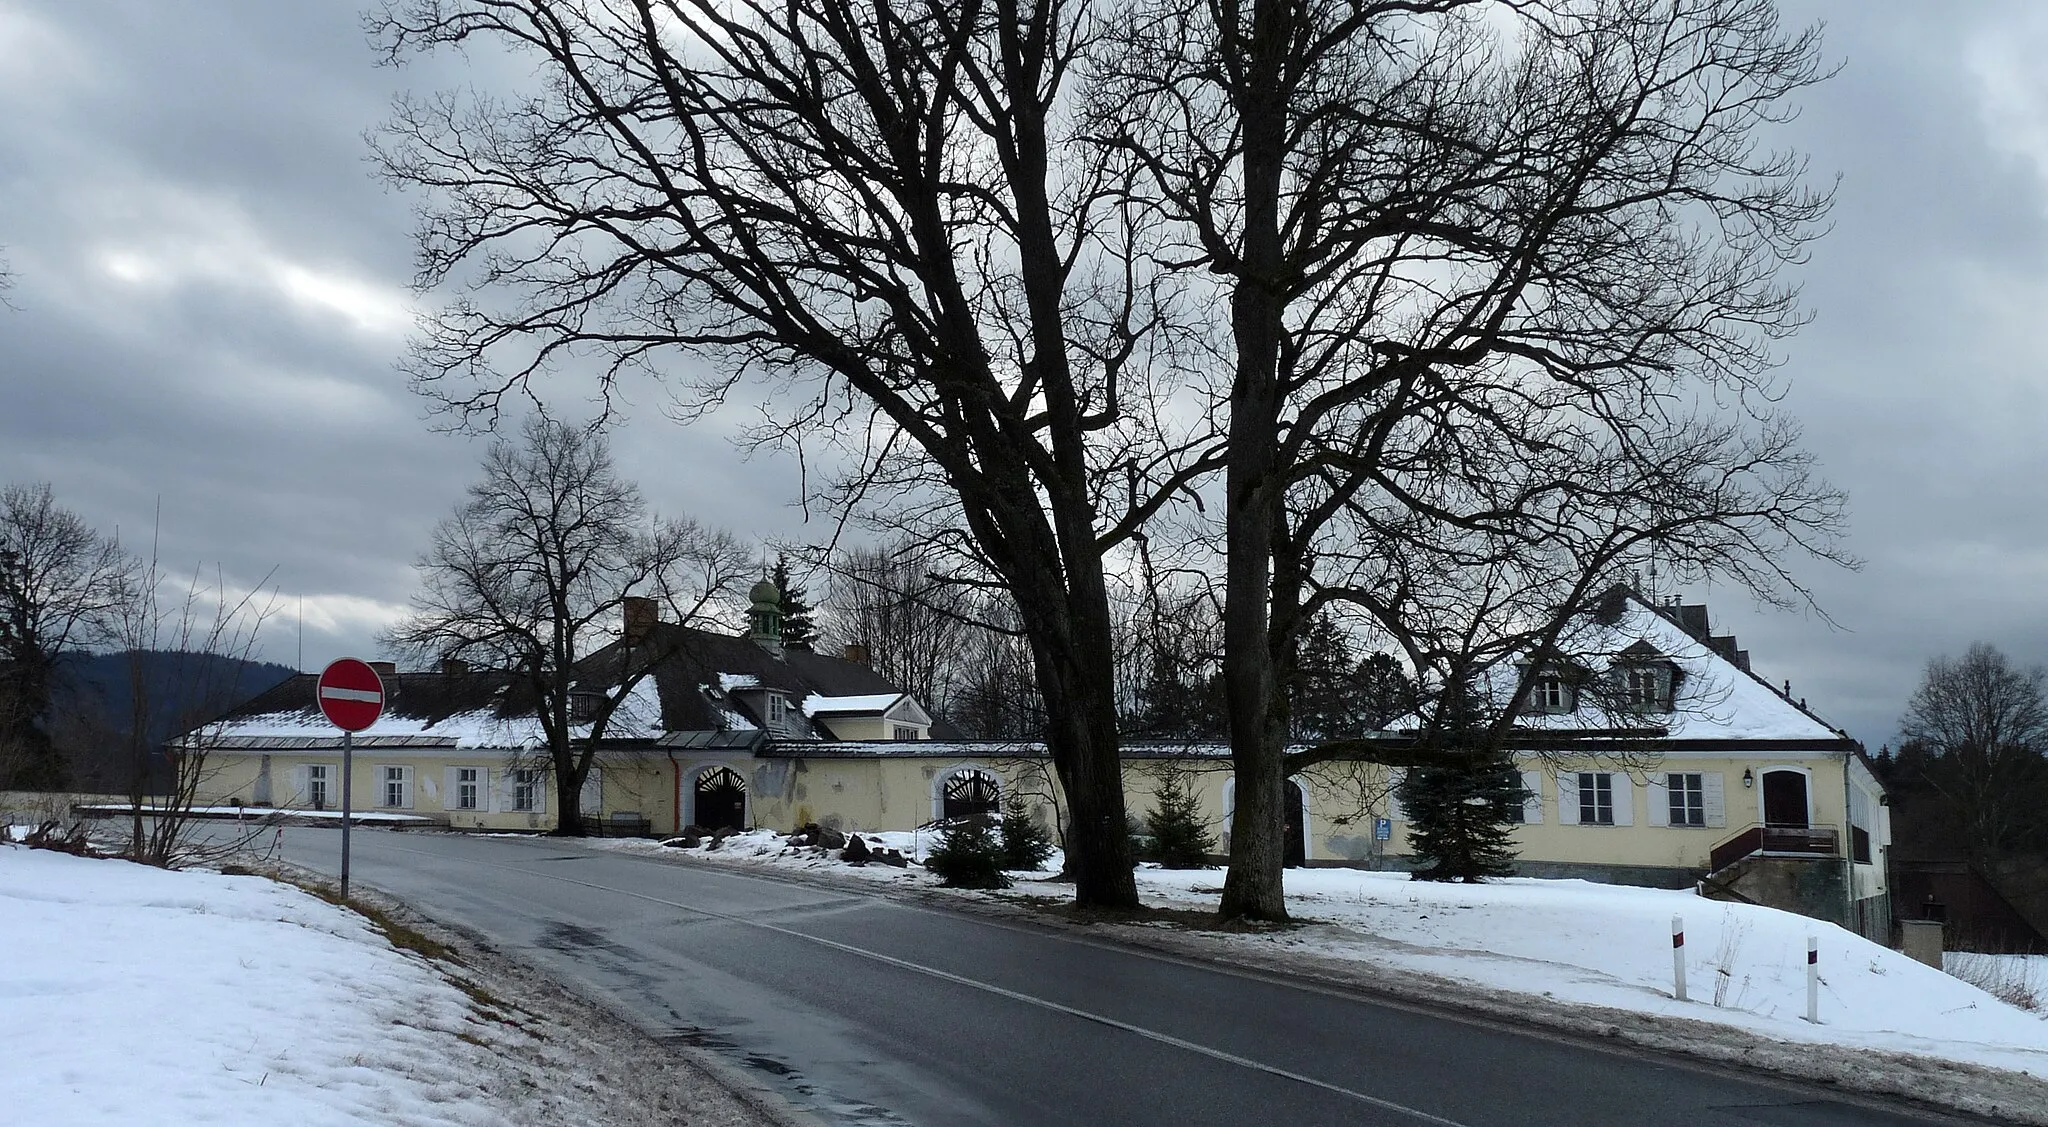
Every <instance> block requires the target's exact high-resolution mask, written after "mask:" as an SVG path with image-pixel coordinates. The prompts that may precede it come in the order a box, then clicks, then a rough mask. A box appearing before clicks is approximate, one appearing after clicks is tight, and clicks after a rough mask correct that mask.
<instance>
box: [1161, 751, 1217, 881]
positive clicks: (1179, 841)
mask: <svg viewBox="0 0 2048 1127" xmlns="http://www.w3.org/2000/svg"><path fill="white" fill-rule="evenodd" d="M1145 830H1146V832H1147V833H1149V834H1151V835H1152V859H1153V860H1154V861H1157V862H1159V864H1160V866H1161V867H1163V868H1168V869H1201V868H1207V867H1208V864H1209V854H1210V853H1211V852H1213V851H1214V850H1215V848H1216V837H1215V835H1214V834H1211V833H1210V832H1209V825H1208V822H1207V821H1205V820H1204V819H1203V817H1202V800H1201V799H1200V798H1198V797H1196V795H1195V792H1194V790H1193V789H1192V788H1190V787H1189V786H1188V785H1187V779H1186V777H1185V776H1183V775H1182V774H1180V773H1179V772H1175V773H1174V774H1172V775H1169V776H1168V777H1167V779H1166V783H1165V785H1163V786H1161V787H1160V788H1159V800H1158V804H1157V805H1155V806H1153V807H1152V811H1151V813H1149V814H1146V815H1145Z"/></svg>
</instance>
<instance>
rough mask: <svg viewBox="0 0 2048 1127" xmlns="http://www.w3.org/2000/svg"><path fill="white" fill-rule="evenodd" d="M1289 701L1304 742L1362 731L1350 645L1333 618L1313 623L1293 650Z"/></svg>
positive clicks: (1325, 616)
mask: <svg viewBox="0 0 2048 1127" xmlns="http://www.w3.org/2000/svg"><path fill="white" fill-rule="evenodd" d="M1291 695H1292V698H1293V700H1292V707H1291V708H1290V709H1289V711H1290V712H1291V713H1292V714H1293V717H1294V734H1295V735H1296V737H1298V738H1300V739H1308V740H1335V739H1343V738H1345V737H1348V736H1355V735H1357V734H1358V733H1359V732H1361V731H1363V730H1364V724H1363V722H1362V716H1361V711H1360V708H1359V705H1360V700H1359V693H1358V684H1357V665H1356V661H1355V659H1354V658H1353V657H1352V656H1351V639H1350V638H1348V637H1346V636H1345V633H1344V630H1343V628H1342V627H1340V626H1339V625H1338V624H1337V620H1336V619H1335V618H1334V617H1332V616H1331V615H1328V614H1318V615H1316V616H1315V618H1313V619H1311V620H1310V621H1309V626H1308V630H1307V631H1305V632H1304V633H1303V634H1302V637H1301V641H1300V642H1299V643H1298V644H1297V646H1296V647H1295V655H1294V684H1293V686H1292V694H1291Z"/></svg>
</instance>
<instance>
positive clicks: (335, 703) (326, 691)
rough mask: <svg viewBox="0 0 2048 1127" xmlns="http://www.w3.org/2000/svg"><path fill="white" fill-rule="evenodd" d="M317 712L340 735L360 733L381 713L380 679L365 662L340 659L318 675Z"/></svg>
mask: <svg viewBox="0 0 2048 1127" xmlns="http://www.w3.org/2000/svg"><path fill="white" fill-rule="evenodd" d="M319 699H320V711H321V712H322V713H323V714H325V715H326V717H327V722H328V723H330V724H332V725H334V726H335V727H337V728H340V729H341V730H342V731H344V732H360V731H362V730H363V729H364V728H367V727H369V726H370V725H372V724H375V723H376V722H377V717H378V716H379V715H381V714H382V713H383V711H384V679H383V678H382V677H379V676H377V671H376V670H374V669H372V668H370V666H369V663H368V662H362V661H357V660H356V659H355V658H352V657H345V658H342V659H341V660H340V661H337V662H335V663H334V664H332V665H329V666H328V667H327V668H326V669H324V670H322V671H321V673H320V689H319Z"/></svg>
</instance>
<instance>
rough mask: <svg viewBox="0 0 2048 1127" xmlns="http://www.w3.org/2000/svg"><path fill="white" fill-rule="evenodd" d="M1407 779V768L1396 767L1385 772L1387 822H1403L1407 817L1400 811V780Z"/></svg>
mask: <svg viewBox="0 0 2048 1127" xmlns="http://www.w3.org/2000/svg"><path fill="white" fill-rule="evenodd" d="M1407 777H1408V768H1406V767H1396V768H1394V769H1393V770H1391V771H1388V772H1387V820H1388V821H1390V822H1405V821H1407V820H1408V815H1407V814H1405V813H1403V812H1402V810H1401V780H1402V779H1405V778H1407Z"/></svg>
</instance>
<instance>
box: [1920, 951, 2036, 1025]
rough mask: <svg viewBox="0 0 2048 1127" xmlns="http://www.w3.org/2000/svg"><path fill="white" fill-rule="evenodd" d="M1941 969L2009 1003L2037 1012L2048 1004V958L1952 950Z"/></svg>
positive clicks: (1942, 963)
mask: <svg viewBox="0 0 2048 1127" xmlns="http://www.w3.org/2000/svg"><path fill="white" fill-rule="evenodd" d="M1941 969H1943V970H1945V971H1947V972H1948V973H1950V974H1952V975H1954V976H1955V977H1957V978H1960V979H1962V980H1963V981H1964V982H1967V983H1969V984H1970V985H1972V986H1975V987H1976V988H1977V989H1979V990H1982V991H1984V992H1985V993H1986V994H1989V995H1991V996H1992V997H1994V998H1997V999H1998V1000H1999V1001H2002V1002H2005V1003H2007V1004H2008V1005H2013V1006H2018V1007H2019V1008H2020V1009H2023V1010H2027V1011H2029V1012H2034V1013H2039V1012H2041V1010H2042V1008H2043V1007H2044V1006H2048V958H2042V957H2039V956H2027V955H1980V954H1977V953H1976V952H1973V951H1950V952H1948V953H1946V954H1944V955H1943V956H1942V957H1941Z"/></svg>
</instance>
